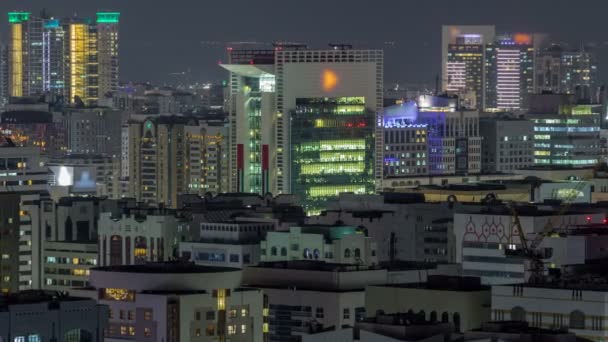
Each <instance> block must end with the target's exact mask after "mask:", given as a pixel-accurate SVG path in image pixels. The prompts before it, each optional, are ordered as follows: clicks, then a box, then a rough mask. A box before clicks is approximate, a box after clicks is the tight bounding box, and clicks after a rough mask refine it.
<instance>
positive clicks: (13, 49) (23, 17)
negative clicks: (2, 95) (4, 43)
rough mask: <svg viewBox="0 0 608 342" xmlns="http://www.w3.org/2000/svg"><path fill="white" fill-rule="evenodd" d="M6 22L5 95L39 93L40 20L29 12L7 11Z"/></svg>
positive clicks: (41, 22) (40, 74)
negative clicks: (7, 29)
mask: <svg viewBox="0 0 608 342" xmlns="http://www.w3.org/2000/svg"><path fill="white" fill-rule="evenodd" d="M8 21H9V24H10V33H9V35H10V38H9V40H8V46H9V56H8V60H9V94H10V96H14V97H19V96H30V95H35V94H40V93H42V83H43V81H42V80H43V78H42V60H43V57H42V55H43V52H42V32H43V20H42V18H40V17H38V16H34V15H31V13H29V12H10V13H8Z"/></svg>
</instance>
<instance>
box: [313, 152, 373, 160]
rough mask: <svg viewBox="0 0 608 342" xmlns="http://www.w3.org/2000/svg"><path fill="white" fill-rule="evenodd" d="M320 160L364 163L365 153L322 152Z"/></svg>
mask: <svg viewBox="0 0 608 342" xmlns="http://www.w3.org/2000/svg"><path fill="white" fill-rule="evenodd" d="M319 159H320V161H321V162H336V161H363V160H364V159H365V151H340V152H320V153H319Z"/></svg>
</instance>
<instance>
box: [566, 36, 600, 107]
mask: <svg viewBox="0 0 608 342" xmlns="http://www.w3.org/2000/svg"><path fill="white" fill-rule="evenodd" d="M596 63H597V61H596V59H595V54H594V53H593V51H591V50H589V49H586V48H585V47H581V48H580V50H577V51H564V52H563V53H562V66H563V69H562V72H563V76H562V83H563V89H564V90H565V92H566V93H568V94H575V95H576V99H577V100H578V101H583V102H584V103H597V91H598V89H597V87H598V84H597V82H598V73H597V64H596Z"/></svg>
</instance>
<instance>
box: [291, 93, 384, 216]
mask: <svg viewBox="0 0 608 342" xmlns="http://www.w3.org/2000/svg"><path fill="white" fill-rule="evenodd" d="M374 119H375V114H374V113H373V112H371V111H369V110H368V109H367V108H366V106H365V98H364V97H334V98H297V99H296V108H295V111H292V112H291V125H290V131H291V134H290V136H291V147H290V149H291V151H290V158H291V192H292V193H294V194H299V195H300V196H301V197H302V199H303V205H304V210H305V211H306V212H307V213H309V214H312V213H320V211H321V210H322V209H324V207H325V203H326V201H327V199H328V198H331V197H335V196H337V195H338V194H339V193H340V192H354V193H358V194H365V193H372V192H374V189H375V184H374V166H375V165H374V153H373V151H374V148H375V145H374V127H375V125H374V121H375V120H374Z"/></svg>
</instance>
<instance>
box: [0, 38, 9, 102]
mask: <svg viewBox="0 0 608 342" xmlns="http://www.w3.org/2000/svg"><path fill="white" fill-rule="evenodd" d="M8 75H9V74H8V46H7V45H6V44H4V43H0V109H2V108H4V106H5V105H6V104H7V103H8V98H9V93H8V79H9V77H8Z"/></svg>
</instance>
